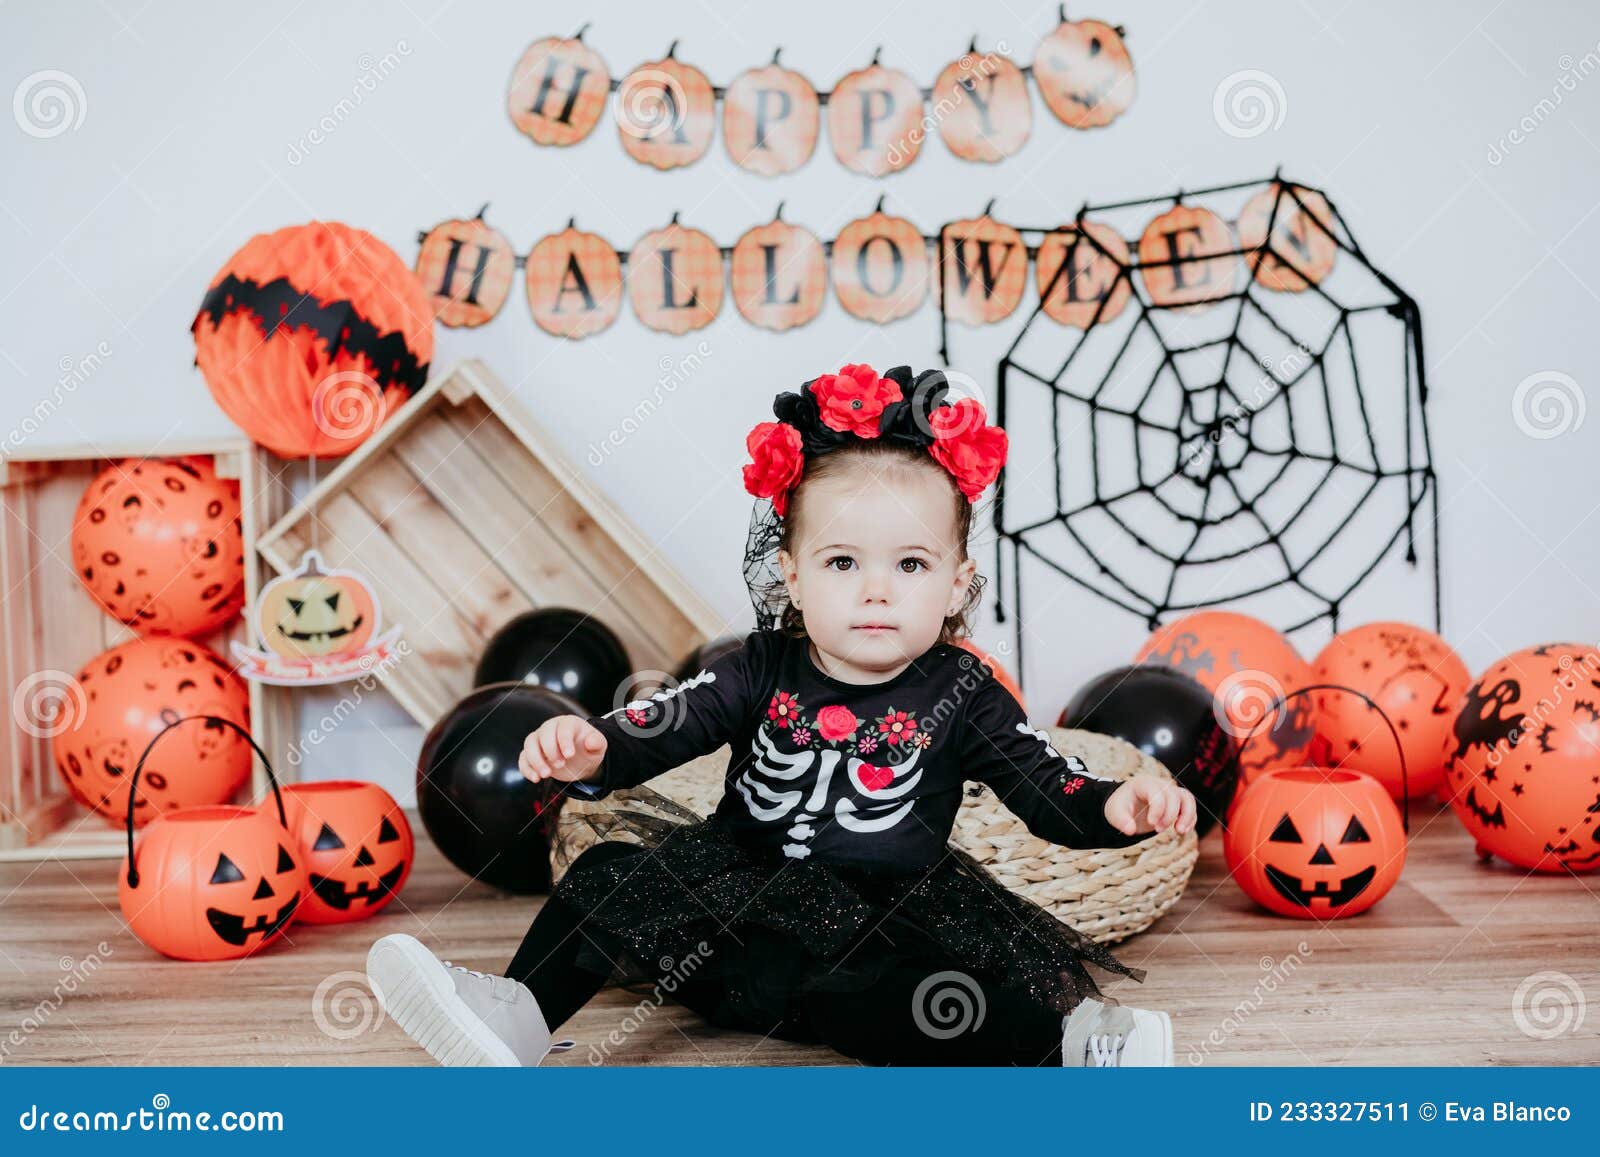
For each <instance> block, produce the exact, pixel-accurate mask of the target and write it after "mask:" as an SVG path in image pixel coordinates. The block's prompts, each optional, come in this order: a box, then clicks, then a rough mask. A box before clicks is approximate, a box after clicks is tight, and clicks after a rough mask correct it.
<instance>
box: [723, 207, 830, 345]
mask: <svg viewBox="0 0 1600 1157" xmlns="http://www.w3.org/2000/svg"><path fill="white" fill-rule="evenodd" d="M732 267H733V268H732V281H733V303H734V305H735V306H737V307H738V309H739V313H740V315H741V316H742V317H743V318H744V319H745V320H746V321H748V322H750V323H751V324H752V325H758V326H760V327H761V328H762V329H770V330H786V329H793V328H794V327H795V326H797V325H804V324H805V323H806V322H808V321H810V320H811V319H812V318H814V317H816V316H817V312H818V311H819V310H820V309H821V308H822V299H823V298H824V297H825V296H826V295H827V291H828V263H827V261H826V260H825V259H824V257H823V255H822V242H821V241H819V240H817V238H816V235H815V234H813V233H812V232H811V231H810V230H809V229H802V228H801V227H800V226H798V225H790V224H789V223H788V222H786V221H784V220H783V207H782V206H781V205H780V206H779V209H778V216H777V217H776V218H774V219H773V221H772V222H771V223H770V224H767V225H759V226H757V227H756V228H754V229H752V230H750V231H749V232H748V233H746V234H745V235H744V236H743V237H741V238H739V241H738V244H736V245H735V246H734V247H733V258H732Z"/></svg>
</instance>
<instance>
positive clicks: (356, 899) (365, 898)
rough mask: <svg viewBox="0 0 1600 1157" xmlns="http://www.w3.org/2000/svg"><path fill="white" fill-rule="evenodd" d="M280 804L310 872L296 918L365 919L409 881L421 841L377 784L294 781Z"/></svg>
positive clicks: (334, 921)
mask: <svg viewBox="0 0 1600 1157" xmlns="http://www.w3.org/2000/svg"><path fill="white" fill-rule="evenodd" d="M283 806H284V808H285V810H286V811H287V812H288V816H289V828H290V830H291V831H293V832H294V835H295V840H296V842H297V844H298V846H299V848H300V851H301V853H302V859H303V861H304V862H305V864H306V866H307V871H308V873H309V874H308V876H307V878H306V894H305V899H304V900H303V901H302V902H301V904H300V909H299V912H298V915H297V916H296V919H298V920H300V921H302V922H304V923H307V924H343V923H347V922H349V921H352V920H364V919H365V918H366V917H368V916H371V915H373V914H375V913H377V912H378V911H380V910H381V909H383V908H385V907H386V906H387V905H388V904H389V902H390V901H391V900H393V899H394V898H395V896H397V895H398V894H399V892H400V889H401V888H402V887H404V886H405V882H406V878H407V877H408V876H410V874H411V862H412V859H413V857H414V856H415V855H416V840H415V839H414V837H413V836H412V834H411V824H410V823H408V822H407V820H406V816H405V813H404V812H403V811H401V810H400V805H399V804H397V803H395V801H394V797H393V796H391V795H390V794H389V793H388V792H386V791H384V790H383V788H381V787H379V786H378V785H377V784H375V783H362V782H359V781H357V780H350V779H340V780H323V781H318V782H314V783H294V784H289V785H287V786H286V787H284V789H283Z"/></svg>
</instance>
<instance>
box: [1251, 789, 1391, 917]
mask: <svg viewBox="0 0 1600 1157" xmlns="http://www.w3.org/2000/svg"><path fill="white" fill-rule="evenodd" d="M1223 853H1224V855H1225V857H1226V859H1227V862H1228V871H1229V872H1230V873H1231V874H1232V875H1233V878H1234V880H1235V881H1236V882H1237V883H1238V884H1239V886H1240V887H1241V888H1243V889H1244V891H1245V893H1246V894H1247V895H1249V896H1250V898H1251V899H1253V900H1254V901H1255V902H1256V903H1258V904H1260V905H1261V906H1262V907H1264V908H1267V909H1268V910H1269V911H1272V912H1276V913H1277V914H1278V915H1280V916H1292V917H1297V918H1299V919H1303V920H1332V919H1337V918H1340V917H1345V916H1354V915H1356V914H1357V913H1360V912H1365V911H1366V910H1367V909H1368V908H1370V907H1372V906H1373V905H1374V904H1376V903H1377V902H1378V901H1379V900H1381V899H1382V898H1383V897H1384V895H1385V894H1386V893H1387V892H1388V891H1389V889H1390V888H1392V887H1393V886H1394V883H1395V881H1396V880H1398V879H1399V878H1400V869H1401V868H1402V867H1403V866H1404V865H1405V859H1406V835H1405V828H1404V825H1403V823H1402V822H1401V816H1400V810H1399V808H1398V807H1396V805H1395V802H1394V800H1393V799H1391V798H1390V796H1389V793H1388V791H1387V790H1386V789H1385V788H1384V786H1383V785H1382V784H1380V783H1379V782H1378V781H1377V780H1375V779H1373V778H1372V777H1371V776H1369V775H1362V774H1361V773H1360V772H1354V771H1338V770H1333V769H1328V768H1317V767H1300V768H1280V769H1278V770H1276V771H1269V772H1267V773H1266V774H1265V775H1262V776H1261V777H1260V778H1258V779H1257V780H1255V781H1254V782H1252V783H1251V784H1250V786H1249V787H1247V788H1245V790H1244V793H1243V794H1242V795H1241V796H1240V797H1239V802H1238V804H1237V806H1236V807H1235V809H1234V810H1233V812H1232V814H1231V815H1230V817H1229V820H1228V828H1227V833H1226V835H1225V836H1224V839H1223Z"/></svg>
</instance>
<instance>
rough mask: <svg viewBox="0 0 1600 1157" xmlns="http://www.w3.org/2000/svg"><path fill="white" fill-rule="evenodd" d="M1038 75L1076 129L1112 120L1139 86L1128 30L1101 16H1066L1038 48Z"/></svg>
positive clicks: (1053, 104) (1050, 102)
mask: <svg viewBox="0 0 1600 1157" xmlns="http://www.w3.org/2000/svg"><path fill="white" fill-rule="evenodd" d="M1033 79H1034V83H1036V84H1037V85H1038V86H1039V94H1040V95H1041V96H1043V97H1044V103H1045V105H1046V107H1048V108H1049V109H1050V111H1051V112H1053V113H1055V114H1056V117H1057V119H1059V120H1060V121H1061V123H1062V124H1064V125H1067V126H1068V127H1069V128H1075V129H1092V128H1100V127H1102V126H1104V125H1108V124H1110V123H1111V122H1112V121H1114V120H1116V119H1117V118H1118V117H1119V116H1121V115H1122V114H1123V113H1125V112H1127V111H1128V106H1129V105H1131V104H1132V103H1133V98H1134V95H1135V93H1136V92H1137V91H1138V85H1137V83H1136V82H1135V80H1134V75H1133V59H1132V58H1131V57H1130V56H1129V55H1128V46H1127V45H1126V44H1124V43H1123V42H1122V30H1121V29H1119V28H1113V27H1111V25H1109V24H1102V23H1101V22H1100V21H1098V20H1079V21H1075V22H1071V23H1069V22H1067V21H1065V20H1063V21H1062V22H1061V24H1060V25H1058V26H1057V28H1056V30H1055V31H1054V32H1052V33H1051V34H1050V35H1049V36H1047V37H1045V38H1044V40H1043V41H1042V42H1041V43H1040V45H1039V51H1038V52H1037V53H1035V54H1034V58H1033Z"/></svg>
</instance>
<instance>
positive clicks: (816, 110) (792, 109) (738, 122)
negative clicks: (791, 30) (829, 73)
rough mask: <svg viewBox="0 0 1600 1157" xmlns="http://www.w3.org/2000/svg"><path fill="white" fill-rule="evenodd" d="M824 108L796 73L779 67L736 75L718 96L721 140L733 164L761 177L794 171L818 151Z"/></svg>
mask: <svg viewBox="0 0 1600 1157" xmlns="http://www.w3.org/2000/svg"><path fill="white" fill-rule="evenodd" d="M821 120H822V106H821V102H820V101H818V99H817V90H816V89H815V88H813V87H812V85H811V82H810V81H809V80H807V79H806V78H805V77H803V76H801V75H800V74H799V73H798V72H794V71H791V70H790V69H787V68H780V67H778V56H777V54H776V53H774V54H773V57H772V63H771V64H769V65H767V67H765V68H752V69H750V70H749V71H748V72H743V73H740V74H739V76H738V77H737V78H735V80H734V82H733V83H732V84H730V85H729V86H728V89H727V91H726V92H725V93H724V94H723V97H722V142H723V144H724V145H726V146H727V149H728V156H730V157H732V158H733V163H734V164H736V165H738V166H739V167H740V168H742V169H748V170H749V171H750V172H752V173H760V174H761V175H762V176H763V177H776V176H778V175H780V174H782V173H792V172H794V170H796V169H798V168H799V167H800V166H801V165H803V164H805V163H806V162H807V161H809V160H810V159H811V154H812V153H813V152H815V151H816V148H817V129H818V126H819V125H820V123H821Z"/></svg>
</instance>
